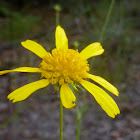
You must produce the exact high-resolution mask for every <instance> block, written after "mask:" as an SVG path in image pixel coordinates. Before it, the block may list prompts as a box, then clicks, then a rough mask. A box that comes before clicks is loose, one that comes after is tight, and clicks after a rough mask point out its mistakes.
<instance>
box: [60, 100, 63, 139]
mask: <svg viewBox="0 0 140 140" xmlns="http://www.w3.org/2000/svg"><path fill="white" fill-rule="evenodd" d="M60 140H63V105H62V102H61V99H60Z"/></svg>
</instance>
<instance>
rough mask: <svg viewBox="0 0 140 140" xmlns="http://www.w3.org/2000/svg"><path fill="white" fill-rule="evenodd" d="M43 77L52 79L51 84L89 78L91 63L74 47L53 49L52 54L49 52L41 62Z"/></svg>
mask: <svg viewBox="0 0 140 140" xmlns="http://www.w3.org/2000/svg"><path fill="white" fill-rule="evenodd" d="M40 69H41V70H42V77H45V78H47V79H50V82H51V84H56V83H57V82H58V83H59V84H60V85H62V84H64V83H73V82H78V81H80V80H81V79H82V78H87V72H88V71H89V64H88V62H87V60H85V59H83V58H82V57H81V56H80V53H79V52H78V51H75V50H73V49H59V50H57V49H53V50H52V54H50V53H49V52H47V54H46V56H45V57H44V58H43V60H42V62H41V63H40Z"/></svg>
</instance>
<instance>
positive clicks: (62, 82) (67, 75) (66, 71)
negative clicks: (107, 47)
mask: <svg viewBox="0 0 140 140" xmlns="http://www.w3.org/2000/svg"><path fill="white" fill-rule="evenodd" d="M55 39H56V41H55V44H56V48H55V49H53V50H52V52H51V53H49V52H47V51H46V50H45V49H44V48H43V47H42V46H41V45H39V44H38V43H36V42H34V41H31V40H26V41H24V42H21V44H22V46H23V47H25V48H26V49H28V50H30V51H32V52H33V53H35V54H36V55H38V56H39V57H41V58H42V62H41V63H40V66H39V68H33V67H20V68H16V69H13V70H4V71H0V75H3V74H6V73H9V72H37V73H41V77H42V79H41V80H39V81H36V82H33V83H30V84H27V85H25V86H23V87H21V88H19V89H17V90H15V91H13V92H12V93H10V94H9V95H8V99H9V100H13V102H17V101H22V100H24V99H26V98H27V97H28V96H29V95H31V94H32V93H33V92H34V91H36V90H38V89H40V88H44V87H46V86H48V85H49V84H58V85H59V86H60V98H61V102H62V104H63V106H64V107H65V108H72V107H74V106H75V100H76V97H75V95H74V94H73V92H72V90H71V89H70V87H69V85H68V84H76V83H80V84H81V85H82V86H83V87H84V88H86V89H87V90H88V91H89V92H90V93H91V94H92V95H93V96H94V98H95V99H96V101H97V102H98V103H99V104H100V106H101V107H102V109H103V110H104V111H105V112H106V113H107V114H108V115H109V116H110V117H112V118H115V115H117V114H119V113H120V111H119V108H118V106H117V104H116V103H115V101H114V100H113V99H112V98H111V97H110V96H109V95H108V94H107V93H106V92H105V91H104V90H103V89H101V88H100V87H98V86H96V85H95V84H93V83H91V82H88V81H86V80H84V79H87V78H90V79H92V80H93V81H95V82H97V83H98V84H100V85H102V86H103V87H104V88H106V89H107V90H109V91H110V92H112V93H113V94H115V95H116V96H118V94H119V93H118V90H117V89H116V88H115V87H114V86H113V85H111V84H110V83H109V82H107V81H106V80H105V79H103V78H101V77H99V76H95V75H92V74H89V73H88V71H89V64H88V61H87V59H88V58H90V57H93V56H96V55H100V54H102V53H103V52H104V49H103V48H102V46H101V44H100V43H99V42H95V43H92V44H90V45H89V46H87V47H86V48H85V49H83V50H82V51H81V52H80V53H79V52H78V50H73V49H68V39H67V36H66V34H65V31H64V29H63V28H61V27H60V26H57V28H56V32H55Z"/></svg>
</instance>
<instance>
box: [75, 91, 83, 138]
mask: <svg viewBox="0 0 140 140" xmlns="http://www.w3.org/2000/svg"><path fill="white" fill-rule="evenodd" d="M75 95H76V99H77V100H76V107H75V113H76V140H79V139H80V130H81V122H82V121H81V120H80V117H79V116H80V114H79V113H80V112H79V108H78V104H77V103H78V93H77V91H76V90H75Z"/></svg>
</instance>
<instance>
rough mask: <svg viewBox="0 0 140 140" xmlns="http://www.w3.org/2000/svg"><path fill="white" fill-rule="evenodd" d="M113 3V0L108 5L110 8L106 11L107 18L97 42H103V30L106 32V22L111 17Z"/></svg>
mask: <svg viewBox="0 0 140 140" xmlns="http://www.w3.org/2000/svg"><path fill="white" fill-rule="evenodd" d="M114 3H115V0H112V1H111V4H110V7H109V10H108V13H107V17H106V19H105V23H104V26H103V29H102V31H101V34H100V38H99V42H102V41H103V36H104V33H105V30H106V27H107V24H108V21H109V19H110V15H111V12H112V9H113V6H114Z"/></svg>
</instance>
